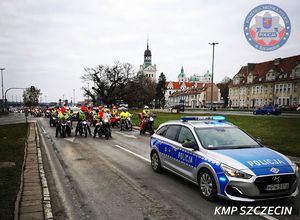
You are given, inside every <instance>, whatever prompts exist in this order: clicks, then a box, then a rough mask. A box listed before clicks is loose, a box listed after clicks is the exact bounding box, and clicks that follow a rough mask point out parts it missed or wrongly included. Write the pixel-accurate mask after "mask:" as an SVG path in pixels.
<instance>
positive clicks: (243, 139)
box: [150, 116, 298, 202]
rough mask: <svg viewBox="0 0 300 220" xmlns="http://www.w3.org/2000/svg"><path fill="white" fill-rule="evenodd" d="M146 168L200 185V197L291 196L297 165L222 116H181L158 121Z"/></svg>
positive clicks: (253, 197) (296, 177)
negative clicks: (175, 118)
mask: <svg viewBox="0 0 300 220" xmlns="http://www.w3.org/2000/svg"><path fill="white" fill-rule="evenodd" d="M150 147H151V154H150V158H151V166H152V169H153V170H154V171H155V172H161V171H162V170H168V171H171V172H174V173H176V174H177V175H179V176H181V177H183V178H185V179H187V180H189V181H191V182H193V183H195V184H198V185H199V189H200V194H201V196H202V197H203V198H204V199H207V200H214V199H216V198H217V197H218V196H220V197H223V198H227V199H231V200H237V201H249V202H251V201H257V200H266V199H274V198H276V199H277V198H285V197H294V196H296V195H297V194H298V186H297V184H298V182H297V181H298V180H297V179H298V167H297V165H296V164H294V163H292V162H291V161H290V160H289V159H288V158H287V157H286V156H284V155H282V154H280V153H278V152H276V151H274V150H271V149H269V148H267V147H264V146H263V145H262V144H261V143H260V142H259V141H257V140H256V139H254V138H252V137H250V136H249V135H248V134H246V133H245V132H244V131H242V130H240V129H239V128H238V127H237V126H235V125H233V124H231V123H229V122H226V121H225V118H224V117H223V116H212V117H197V116H196V117H183V118H181V120H178V121H170V122H166V123H164V124H161V125H160V126H159V128H158V129H157V131H156V132H155V134H153V135H152V137H151V141H150Z"/></svg>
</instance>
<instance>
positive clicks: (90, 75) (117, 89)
mask: <svg viewBox="0 0 300 220" xmlns="http://www.w3.org/2000/svg"><path fill="white" fill-rule="evenodd" d="M84 70H85V72H86V73H85V74H84V76H83V77H82V79H83V80H84V81H91V82H93V83H94V86H92V88H91V90H89V89H88V88H87V87H83V90H84V92H85V95H89V96H91V97H92V99H94V100H96V99H97V98H100V100H101V102H102V103H105V104H112V103H113V102H114V101H116V100H119V99H122V98H123V97H124V96H125V95H126V94H127V91H126V90H125V88H126V86H127V85H128V83H129V82H130V81H131V80H133V77H134V71H133V66H132V65H131V64H129V63H120V62H118V61H117V62H115V63H114V65H112V66H108V65H99V66H97V67H96V68H85V69H84Z"/></svg>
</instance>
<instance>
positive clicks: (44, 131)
mask: <svg viewBox="0 0 300 220" xmlns="http://www.w3.org/2000/svg"><path fill="white" fill-rule="evenodd" d="M40 127H41V129H42V130H43V133H44V134H47V132H46V131H45V129H44V128H43V127H42V126H40Z"/></svg>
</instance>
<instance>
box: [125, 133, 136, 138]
mask: <svg viewBox="0 0 300 220" xmlns="http://www.w3.org/2000/svg"><path fill="white" fill-rule="evenodd" d="M124 136H125V137H129V138H133V139H136V138H137V137H136V136H134V135H132V134H124Z"/></svg>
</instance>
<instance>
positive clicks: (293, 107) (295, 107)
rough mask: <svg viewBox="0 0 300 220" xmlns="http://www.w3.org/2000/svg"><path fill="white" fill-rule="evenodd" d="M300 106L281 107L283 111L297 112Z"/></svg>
mask: <svg viewBox="0 0 300 220" xmlns="http://www.w3.org/2000/svg"><path fill="white" fill-rule="evenodd" d="M299 106H300V105H283V106H280V108H281V110H283V111H296V110H297V109H298V108H299Z"/></svg>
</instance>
